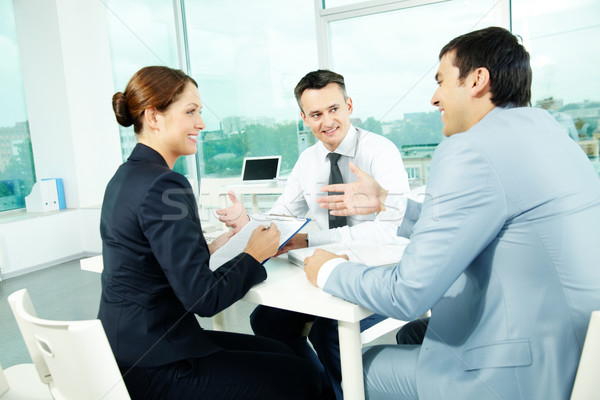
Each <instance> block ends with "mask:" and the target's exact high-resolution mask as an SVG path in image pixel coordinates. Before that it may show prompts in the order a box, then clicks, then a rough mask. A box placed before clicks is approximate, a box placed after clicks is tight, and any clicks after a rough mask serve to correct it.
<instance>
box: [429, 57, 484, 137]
mask: <svg viewBox="0 0 600 400" xmlns="http://www.w3.org/2000/svg"><path fill="white" fill-rule="evenodd" d="M459 73H460V71H459V69H458V67H456V66H454V54H453V53H452V52H451V53H447V54H445V55H444V56H443V57H442V59H441V60H440V66H439V68H438V71H437V73H436V74H435V80H436V81H437V83H438V88H437V90H436V91H435V93H434V94H433V97H432V98H431V104H432V105H434V106H436V107H438V109H439V110H440V112H441V113H442V123H443V124H444V128H443V130H442V132H443V133H444V135H445V136H452V135H454V134H455V133H460V132H465V131H467V130H469V129H470V128H471V127H472V126H473V125H474V124H475V122H476V121H473V118H472V115H471V93H472V91H471V86H470V85H469V84H468V82H470V81H471V77H470V75H471V74H469V76H467V78H465V79H463V80H460V79H459Z"/></svg>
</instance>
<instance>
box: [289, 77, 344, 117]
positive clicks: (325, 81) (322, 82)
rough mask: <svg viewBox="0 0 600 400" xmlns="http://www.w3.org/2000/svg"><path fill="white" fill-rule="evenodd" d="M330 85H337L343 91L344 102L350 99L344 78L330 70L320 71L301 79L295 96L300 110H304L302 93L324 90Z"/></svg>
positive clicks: (295, 90)
mask: <svg viewBox="0 0 600 400" xmlns="http://www.w3.org/2000/svg"><path fill="white" fill-rule="evenodd" d="M330 83H337V84H338V86H339V87H340V89H342V93H343V94H344V100H346V99H347V98H348V95H347V94H346V84H345V83H344V77H343V76H342V75H340V74H338V73H335V72H333V71H330V70H328V69H319V70H316V71H312V72H309V73H308V74H306V75H304V77H303V78H302V79H300V82H298V84H297V85H296V88H295V89H294V96H296V102H298V106H299V107H300V110H302V105H301V104H300V97H301V96H302V93H304V91H305V90H307V89H323V88H324V87H325V86H327V85H329V84H330ZM302 112H304V111H302Z"/></svg>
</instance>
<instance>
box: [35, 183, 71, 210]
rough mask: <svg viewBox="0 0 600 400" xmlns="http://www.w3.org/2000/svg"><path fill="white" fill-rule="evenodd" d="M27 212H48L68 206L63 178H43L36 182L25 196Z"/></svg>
mask: <svg viewBox="0 0 600 400" xmlns="http://www.w3.org/2000/svg"><path fill="white" fill-rule="evenodd" d="M25 206H26V207H27V212H48V211H56V210H62V209H64V208H66V203H65V190H64V186H63V181H62V179H61V178H51V179H42V180H40V181H37V182H36V183H34V185H33V187H32V188H31V193H30V194H29V196H26V197H25Z"/></svg>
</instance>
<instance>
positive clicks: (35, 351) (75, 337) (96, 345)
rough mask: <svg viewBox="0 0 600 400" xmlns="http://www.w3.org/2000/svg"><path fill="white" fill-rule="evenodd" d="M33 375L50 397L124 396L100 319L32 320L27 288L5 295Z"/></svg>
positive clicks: (89, 397) (120, 377) (115, 364)
mask: <svg viewBox="0 0 600 400" xmlns="http://www.w3.org/2000/svg"><path fill="white" fill-rule="evenodd" d="M8 301H9V303H10V306H11V308H12V310H13V313H14V314H15V317H16V318H17V322H18V324H19V329H20V330H21V334H22V335H23V338H24V339H25V343H26V344H27V349H28V350H29V352H30V355H31V358H32V359H33V362H34V364H35V365H36V368H37V369H38V373H40V376H42V374H43V380H46V381H47V383H48V384H49V386H50V391H51V392H52V395H53V396H54V398H55V399H65V400H67V399H89V400H100V399H114V400H117V399H119V400H120V399H129V398H130V397H129V394H128V392H127V389H126V387H125V384H124V382H123V377H122V376H121V372H120V371H119V367H118V366H117V363H116V361H115V357H114V355H113V353H112V349H111V347H110V344H109V343H108V339H107V338H106V333H105V332H104V329H103V328H102V323H101V322H100V320H97V319H95V320H87V321H50V320H44V319H41V318H38V317H37V316H36V314H35V310H34V308H33V304H32V303H31V299H30V297H29V293H28V292H27V289H22V290H19V291H17V292H15V293H13V294H11V295H10V296H9V297H8Z"/></svg>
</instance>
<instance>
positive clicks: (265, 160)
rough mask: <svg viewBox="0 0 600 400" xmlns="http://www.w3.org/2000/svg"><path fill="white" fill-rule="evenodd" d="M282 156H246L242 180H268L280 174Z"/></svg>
mask: <svg viewBox="0 0 600 400" xmlns="http://www.w3.org/2000/svg"><path fill="white" fill-rule="evenodd" d="M280 163H281V156H269V157H246V158H244V165H243V167H242V181H243V182H255V181H268V180H272V179H275V178H277V177H278V176H279V165H280Z"/></svg>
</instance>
